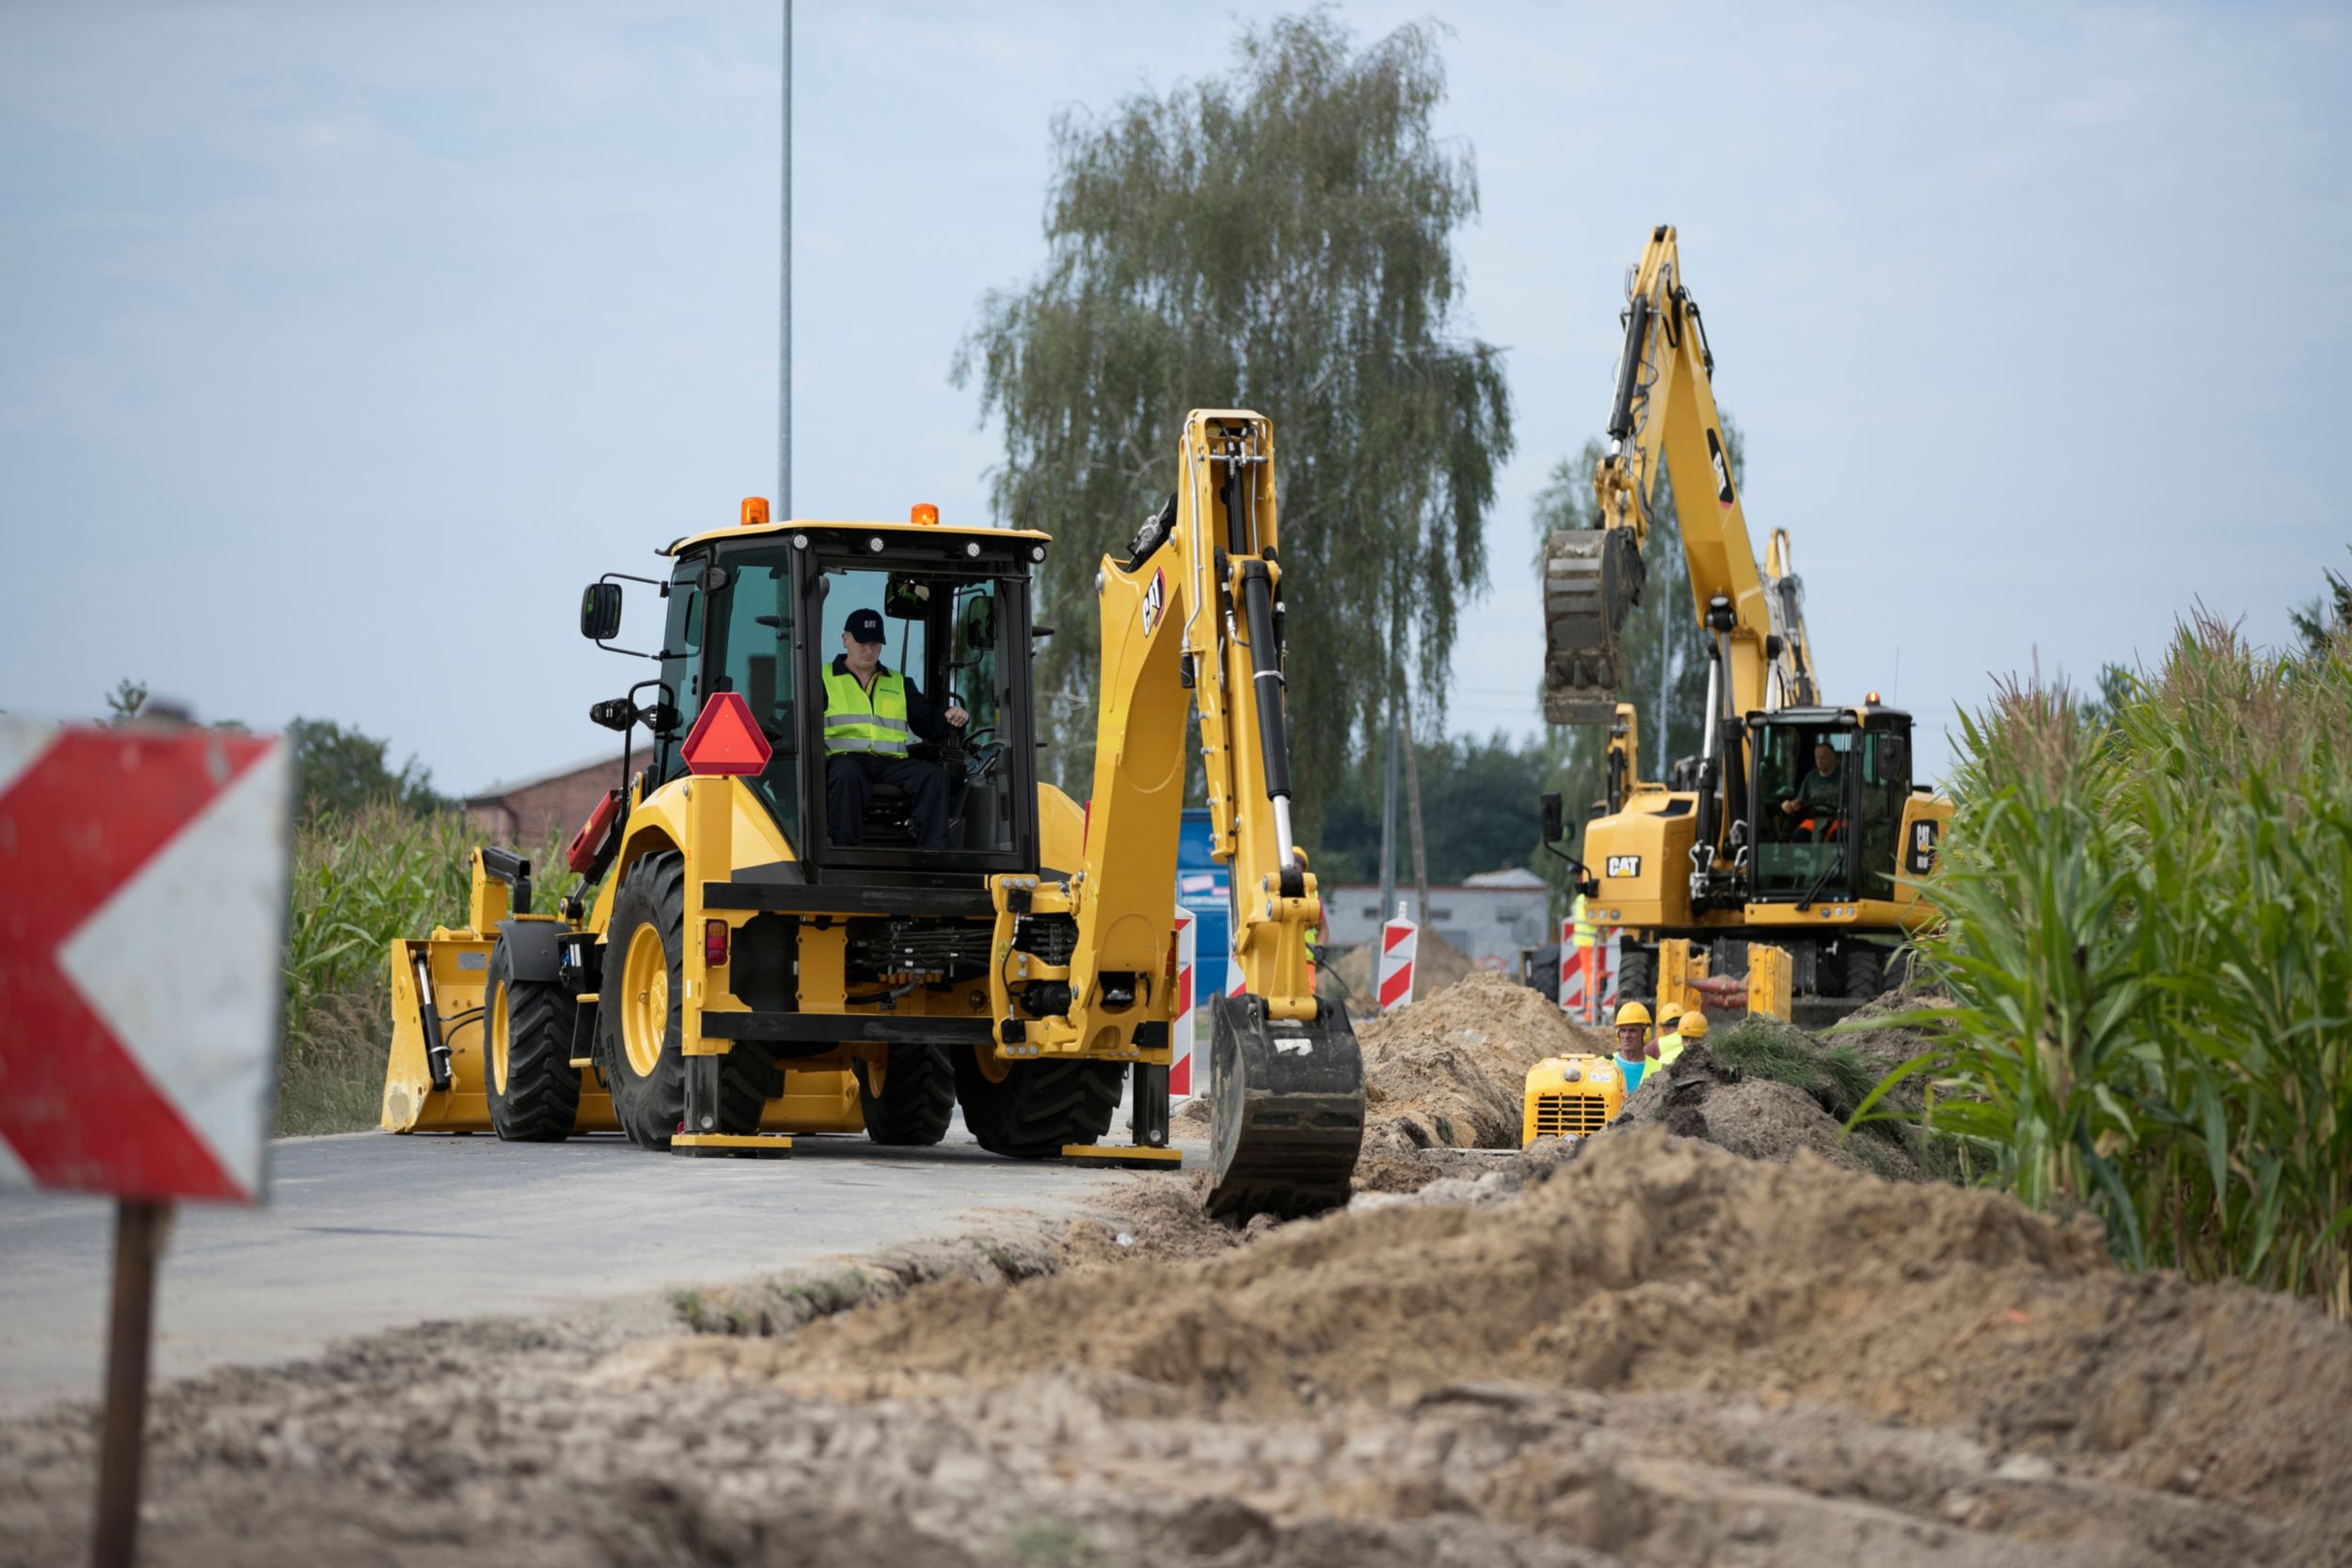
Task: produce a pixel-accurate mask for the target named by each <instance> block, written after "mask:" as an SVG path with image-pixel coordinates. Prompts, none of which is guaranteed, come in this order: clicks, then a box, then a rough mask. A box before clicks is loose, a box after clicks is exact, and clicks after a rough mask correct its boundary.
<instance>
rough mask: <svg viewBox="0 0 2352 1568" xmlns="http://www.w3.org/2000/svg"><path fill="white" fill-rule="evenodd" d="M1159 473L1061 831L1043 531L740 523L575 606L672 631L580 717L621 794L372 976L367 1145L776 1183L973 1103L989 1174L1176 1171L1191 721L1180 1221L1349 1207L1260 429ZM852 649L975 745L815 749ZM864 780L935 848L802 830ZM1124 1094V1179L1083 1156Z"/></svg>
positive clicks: (1356, 1138)
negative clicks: (544, 903) (736, 1162)
mask: <svg viewBox="0 0 2352 1568" xmlns="http://www.w3.org/2000/svg"><path fill="white" fill-rule="evenodd" d="M1178 472H1179V475H1180V478H1181V483H1180V484H1179V486H1178V488H1177V490H1176V493H1175V494H1174V495H1173V496H1172V497H1170V498H1169V499H1168V502H1167V504H1166V505H1165V506H1164V507H1161V508H1160V509H1158V510H1157V511H1156V512H1155V513H1153V514H1152V515H1151V516H1150V517H1149V518H1148V519H1147V520H1146V522H1145V523H1144V524H1143V526H1142V527H1141V529H1140V530H1139V531H1138V532H1137V533H1136V536H1135V538H1134V541H1133V543H1132V545H1131V546H1130V547H1129V549H1128V551H1127V554H1126V555H1125V557H1124V558H1120V557H1105V558H1104V559H1103V561H1102V562H1101V569H1100V572H1099V575H1098V577H1097V579H1096V580H1097V585H1098V599H1097V610H1098V613H1099V615H1100V617H1101V629H1102V638H1101V650H1102V652H1101V666H1100V673H1099V680H1098V685H1097V689H1096V690H1097V699H1098V704H1099V707H1098V712H1097V716H1096V728H1095V753H1094V774H1093V792H1092V796H1091V798H1090V800H1089V801H1088V802H1087V803H1086V805H1085V806H1084V807H1081V806H1080V805H1079V804H1078V803H1077V802H1075V801H1073V800H1072V799H1071V798H1070V797H1069V796H1068V795H1066V794H1064V793H1063V792H1062V791H1061V790H1059V789H1057V788H1056V787H1055V786H1054V785H1053V784H1048V783H1044V782H1041V780H1040V779H1039V777H1038V771H1037V755H1038V750H1039V741H1038V737H1037V735H1036V731H1035V725H1034V719H1033V714H1034V709H1033V705H1032V689H1031V650H1032V648H1033V647H1034V645H1035V641H1036V640H1037V639H1040V638H1042V637H1045V636H1047V635H1049V628H1047V627H1044V626H1036V625H1034V624H1033V622H1032V619H1031V613H1030V610H1031V606H1030V588H1031V582H1032V574H1033V572H1034V570H1035V568H1036V566H1037V564H1038V563H1039V562H1041V561H1043V560H1044V559H1045V555H1046V552H1047V550H1048V549H1049V548H1051V547H1052V540H1051V539H1050V538H1049V537H1048V536H1047V535H1046V534H1044V533H1041V532H1037V531H1028V530H1021V529H1013V530H1006V529H994V528H960V527H953V526H949V525H946V524H943V523H941V522H940V521H939V520H938V515H937V511H936V509H935V508H930V507H925V506H917V507H916V508H914V513H913V515H912V516H911V518H910V520H909V521H908V522H904V523H868V522H817V521H810V520H804V519H789V520H787V519H772V518H771V517H770V515H769V513H768V507H767V503H766V502H765V501H763V500H759V499H749V500H746V501H745V502H744V503H743V507H742V512H741V516H740V520H739V523H738V524H737V525H736V526H733V527H728V528H723V529H718V530H713V531H703V532H695V533H691V534H688V535H686V536H685V537H683V538H680V539H677V540H675V541H673V542H672V543H671V544H670V545H669V546H666V547H664V549H663V550H662V551H661V554H662V557H663V559H664V561H665V562H666V565H667V570H666V571H665V573H664V575H662V576H661V577H660V578H628V577H625V576H624V575H623V574H618V573H608V574H606V576H605V577H604V578H603V579H601V580H599V581H598V582H596V583H595V584H593V585H591V587H590V588H589V589H588V590H587V593H586V594H585V595H584V596H583V603H582V608H581V618H580V619H581V630H582V632H583V633H584V634H586V635H587V636H589V637H590V638H592V639H594V640H595V641H597V642H598V644H599V645H601V646H605V647H612V644H613V640H614V639H615V638H616V637H617V636H618V635H619V633H620V627H621V611H622V594H623V592H624V590H623V587H622V584H623V582H625V581H626V582H629V583H635V584H640V585H642V586H644V587H646V588H650V589H651V590H652V592H653V593H654V594H657V595H659V596H660V599H661V600H662V601H663V607H664V616H663V632H662V638H661V643H660V648H659V649H658V650H653V651H649V652H644V653H643V654H642V655H641V656H640V657H644V658H646V659H648V660H649V661H651V663H652V665H653V666H654V670H653V673H651V674H649V675H648V677H647V678H646V679H644V681H641V682H639V683H637V684H636V685H635V686H633V687H632V688H631V689H629V690H628V693H627V694H625V695H624V696H621V697H618V698H614V699H612V700H609V701H606V702H600V703H598V704H596V705H595V707H594V708H592V709H591V713H590V717H591V718H592V719H593V720H594V721H596V722H597V723H599V724H602V725H605V726H606V727H608V728H611V729H613V730H615V731H618V732H620V734H621V735H622V736H624V737H625V738H624V741H623V751H622V761H621V765H620V768H619V769H618V777H617V778H616V781H615V784H614V787H613V788H612V790H611V791H610V792H609V793H608V794H607V796H606V797H605V799H604V800H603V801H602V803H600V804H599V805H598V806H597V807H596V811H595V812H594V814H593V815H592V816H590V817H589V819H588V821H587V822H586V823H585V824H584V825H583V826H582V827H581V829H580V832H579V834H578V835H577V836H576V837H575V838H574V839H573V841H572V843H571V846H570V847H569V849H568V850H567V852H566V854H565V862H566V865H567V868H568V870H569V872H570V874H571V877H572V880H571V882H570V885H569V887H568V888H566V889H565V890H564V891H563V892H562V893H561V894H560V895H558V896H557V897H555V898H554V899H553V901H552V907H551V908H549V909H548V910H545V911H542V910H539V909H537V908H535V907H534V902H535V901H534V898H533V889H532V877H531V866H530V864H529V863H528V862H527V861H525V860H523V859H521V858H520V857H518V856H516V854H514V853H513V852H512V851H510V850H503V849H499V848H493V847H485V848H481V849H477V850H475V851H474V852H473V855H472V887H471V895H470V903H469V911H468V920H467V924H466V926H464V927H443V928H439V929H437V930H435V931H434V932H433V933H432V934H431V935H430V936H429V937H423V938H417V939H401V940H398V941H395V942H393V943H392V945H391V953H390V969H391V984H392V998H393V1009H394V1037H393V1040H392V1043H391V1049H390V1055H389V1064H388V1068H387V1073H386V1080H385V1087H384V1099H383V1116H382V1122H383V1125H384V1126H385V1127H386V1128H387V1129H389V1130H391V1131H394V1132H475V1131H491V1132H497V1133H498V1134H499V1135H500V1136H501V1138H507V1139H516V1140H555V1139H562V1138H565V1137H569V1136H572V1135H574V1134H576V1133H582V1132H599V1131H613V1130H617V1131H619V1132H623V1133H626V1134H627V1135H628V1138H629V1140H630V1141H632V1142H634V1143H636V1144H638V1145H640V1146H642V1147H644V1148H656V1149H667V1150H672V1151H678V1152H691V1153H745V1152H750V1153H770V1152H783V1151H785V1150H786V1149H788V1148H789V1146H790V1141H791V1139H792V1137H793V1136H794V1135H795V1134H811V1133H850V1134H854V1133H859V1132H863V1133H864V1134H865V1135H866V1137H868V1138H869V1139H871V1140H873V1141H875V1142H878V1143H885V1144H925V1143H934V1142H937V1141H938V1140H939V1139H940V1138H941V1137H942V1136H943V1135H944V1134H945V1133H946V1131H947V1128H948V1125H949V1119H950V1117H951V1116H952V1114H953V1113H954V1111H955V1109H956V1108H957V1107H958V1106H959V1105H961V1110H962V1115H963V1120H964V1123H965V1126H966V1127H967V1128H968V1129H969V1131H970V1132H971V1133H972V1135H973V1136H974V1137H975V1138H977V1141H978V1142H979V1143H980V1144H981V1145H983V1146H984V1147H986V1148H989V1149H992V1150H994V1151H995V1152H997V1153H1000V1154H1005V1155H1009V1156H1013V1157H1016V1158H1024V1159H1063V1160H1071V1161H1085V1160H1108V1161H1111V1162H1114V1163H1121V1164H1131V1163H1143V1164H1166V1163H1169V1162H1172V1161H1173V1159H1174V1157H1175V1156H1174V1150H1172V1149H1170V1148H1168V1085H1167V1073H1168V1060H1169V1038H1168V1025H1169V1020H1170V1017H1171V1015H1172V1012H1173V1010H1174V1006H1175V1001H1176V996H1175V987H1176V978H1177V976H1176V969H1175V943H1174V930H1173V928H1174V914H1175V886H1176V853H1177V839H1178V833H1179V824H1180V814H1181V811H1182V808H1183V805H1184V780H1185V770H1186V759H1187V744H1186V738H1187V732H1188V730H1189V729H1190V727H1191V714H1192V713H1193V712H1197V714H1198V718H1199V727H1200V751H1201V756H1202V759H1203V762H1204V765H1205V771H1206V775H1207V784H1208V803H1209V811H1210V816H1211V821H1212V833H1213V840H1212V850H1213V852H1214V853H1215V854H1216V856H1217V857H1218V858H1219V859H1221V860H1225V861H1228V862H1230V863H1231V864H1232V868H1233V875H1232V887H1233V890H1234V891H1233V909H1232V930H1233V932H1234V938H1233V944H1234V948H1235V952H1236V954H1237V956H1238V958H1239V960H1240V963H1241V967H1242V970H1243V973H1244V974H1245V976H1246V977H1247V982H1248V983H1247V990H1246V993H1245V994H1241V995H1236V996H1232V997H1219V998H1216V1000H1215V1001H1214V1002H1213V1003H1212V1004H1211V1006H1212V1009H1213V1013H1214V1019H1215V1044H1214V1049H1213V1053H1212V1059H1211V1079H1212V1092H1213V1097H1214V1099H1213V1104H1214V1115H1213V1118H1212V1122H1211V1140H1210V1152H1209V1161H1210V1167H1211V1169H1210V1183H1209V1187H1208V1196H1207V1204H1208V1208H1209V1209H1210V1211H1211V1212H1213V1213H1216V1214H1217V1215H1220V1216H1224V1217H1230V1218H1236V1219H1239V1218H1247V1217H1248V1216H1250V1215H1253V1214H1257V1213H1277V1214H1283V1215H1291V1214H1299V1213H1306V1212H1313V1211H1316V1210H1319V1209H1324V1208H1327V1207H1331V1206H1334V1205H1337V1204H1340V1203H1343V1202H1345V1201H1346V1198H1347V1193H1348V1181H1349V1177H1350V1174H1351V1173H1352V1172H1353V1170H1354V1168H1355V1164H1356V1155H1357V1150H1358V1146H1359V1143H1360V1141H1361V1138H1362V1132H1363V1106H1364V1096H1363V1069H1362V1064H1361V1059H1360V1057H1359V1053H1358V1050H1357V1045H1356V1038H1355V1035H1354V1032H1353V1029H1352V1027H1351V1025H1350V1023H1349V1020H1348V1016H1347V1012H1346V1009H1345V1007H1344V1006H1343V1005H1341V1004H1338V1003H1321V1002H1318V1001H1317V1000H1316V998H1315V994H1314V985H1313V973H1312V969H1311V958H1310V956H1309V950H1308V947H1307V944H1306V938H1307V936H1308V934H1309V933H1310V932H1311V931H1313V929H1314V928H1315V925H1316V921H1317V918H1318V916H1319V914H1320V912H1321V895H1320V893H1319V891H1318V888H1317V885H1316V879H1315V877H1314V874H1313V873H1312V872H1311V870H1310V869H1309V866H1308V862H1307V857H1306V855H1305V853H1304V852H1303V851H1301V850H1300V849H1299V848H1298V847H1297V845H1296V843H1295V839H1294V835H1293V832H1292V827H1291V800H1292V786H1291V782H1290V772H1289V746H1288V740H1287V733H1286V725H1285V717H1284V710H1283V685H1284V680H1283V648H1282V636H1283V619H1284V617H1283V598H1282V565H1281V557H1280V549H1279V543H1280V533H1279V519H1278V515H1277V510H1276V504H1275V484H1274V435H1273V430H1272V427H1271V425H1270V423H1269V422H1268V420H1266V419H1265V418H1264V417H1263V416H1262V415H1259V414H1255V413H1250V412H1248V411H1246V410H1204V411H1197V412H1195V413H1193V414H1192V415H1191V416H1190V417H1189V418H1188V419H1187V420H1185V423H1184V431H1183V434H1182V438H1181V446H1180V449H1179V452H1178ZM853 614H855V615H860V616H871V615H873V614H879V616H880V617H881V621H882V625H883V627H884V631H885V633H886V636H885V654H886V658H887V663H888V665H889V667H890V668H891V669H894V670H896V671H898V672H899V673H900V675H901V677H902V678H903V679H905V680H906V681H908V682H910V683H912V684H913V685H914V688H915V689H917V690H919V691H921V692H924V693H928V694H930V696H931V698H932V699H933V701H934V702H935V703H936V704H937V705H938V706H939V707H941V708H943V709H944V708H945V707H946V706H948V705H954V706H957V707H960V708H961V709H962V710H964V712H965V714H966V720H965V722H964V723H963V724H962V725H961V727H960V728H957V729H954V730H952V731H949V732H948V733H946V736H945V737H944V739H941V740H938V741H935V742H927V741H922V740H921V739H920V738H919V736H918V735H917V733H916V732H915V731H914V730H911V729H910V728H909V720H908V718H907V717H906V716H905V715H903V714H897V715H894V714H892V713H889V712H884V711H882V709H883V708H885V707H887V706H888V705H886V704H885V705H878V706H877V712H876V715H875V716H874V717H873V718H871V719H863V720H861V721H860V722H858V723H854V724H850V725H848V726H846V727H845V726H841V725H838V724H834V723H829V720H828V713H827V709H828V707H829V706H831V705H832V704H831V703H829V701H828V696H827V692H828V687H827V675H828V674H829V673H832V674H834V676H835V677H836V682H837V677H838V675H839V670H838V668H837V667H835V665H834V661H833V656H834V651H835V648H836V646H837V645H839V639H840V634H841V633H842V632H843V630H844V628H845V626H846V624H847V622H848V621H849V619H850V617H851V616H852V615H853ZM872 624H873V623H872V621H871V620H870V619H866V620H862V621H861V625H862V626H870V625H872ZM893 627H895V630H893V629H892V628H893ZM861 641H870V640H868V639H861ZM892 644H895V647H894V646H892ZM615 651H626V650H618V649H615ZM835 689H836V690H838V689H840V688H839V687H838V685H837V684H836V688H835ZM835 717H836V718H837V717H838V716H837V715H836V716H835ZM641 734H642V735H643V736H644V746H643V749H642V750H640V749H639V746H638V736H640V735H641ZM866 746H874V747H880V748H882V749H885V750H888V751H891V752H893V753H894V754H898V755H906V756H909V757H911V758H912V759H913V760H914V761H916V762H918V763H921V764H923V765H924V766H927V767H935V768H938V769H939V770H940V773H941V775H942V776H943V780H944V783H945V785H946V790H945V794H946V843H945V844H944V845H942V844H940V843H938V842H936V841H935V839H936V832H935V829H930V828H927V826H926V820H925V817H924V813H923V811H922V809H921V808H922V804H923V802H921V801H919V800H914V799H912V798H911V797H910V794H909V792H908V789H907V788H906V787H905V786H904V785H903V784H900V785H893V784H876V785H874V786H873V787H872V788H871V789H870V791H869V792H868V793H867V794H866V798H865V799H863V800H862V801H854V802H852V804H853V807H854V813H855V815H854V817H853V818H852V817H851V816H845V815H843V813H844V811H845V810H846V809H849V808H845V807H844V806H843V805H841V804H840V803H838V802H834V803H830V804H829V793H828V784H829V778H830V776H831V770H832V769H834V768H836V767H837V766H838V765H840V764H841V763H842V762H843V761H844V749H845V747H850V748H860V747H866ZM928 793H929V791H928V789H927V788H924V787H918V788H917V789H916V790H915V794H918V795H921V794H928ZM927 840H932V841H931V842H926V841H927ZM1130 1078H1132V1080H1133V1094H1132V1097H1131V1099H1132V1104H1133V1107H1134V1108H1133V1111H1132V1113H1131V1117H1130V1132H1131V1135H1132V1136H1131V1141H1130V1142H1128V1143H1126V1144H1116V1143H1105V1142H1104V1136H1105V1134H1106V1133H1107V1132H1108V1130H1109V1126H1110V1123H1111V1121H1112V1119H1113V1117H1114V1116H1115V1112H1116V1107H1117V1104H1118V1102H1119V1101H1120V1095H1121V1091H1122V1088H1123V1087H1125V1086H1126V1084H1125V1082H1124V1081H1125V1080H1128V1079H1130Z"/></svg>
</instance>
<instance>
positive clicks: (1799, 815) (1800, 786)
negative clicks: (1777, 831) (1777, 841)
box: [1780, 740, 1846, 843]
mask: <svg viewBox="0 0 2352 1568" xmlns="http://www.w3.org/2000/svg"><path fill="white" fill-rule="evenodd" d="M1845 800H1846V784H1845V781H1844V780H1842V779H1840V778H1839V777H1838V776H1837V748H1836V747H1835V746H1832V745H1831V744H1830V743H1829V742H1828V741H1826V740H1820V741H1816V742H1815V743H1814V746H1813V771H1812V772H1810V773H1807V774H1806V775H1805V776H1804V778H1802V779H1800V780H1798V781H1797V788H1796V792H1795V793H1794V794H1792V795H1790V796H1789V797H1788V800H1783V801H1782V802H1781V803H1780V814H1781V815H1782V816H1787V817H1790V818H1792V819H1794V820H1793V821H1792V822H1791V832H1790V834H1789V836H1790V837H1792V838H1800V839H1802V838H1810V839H1813V840H1814V841H1815V842H1817V843H1818V842H1820V841H1821V840H1824V839H1827V838H1828V837H1830V836H1831V830H1832V829H1834V828H1835V827H1836V825H1837V813H1838V811H1839V809H1840V808H1841V807H1843V806H1844V804H1845ZM1807 830H1809V831H1807Z"/></svg>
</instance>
